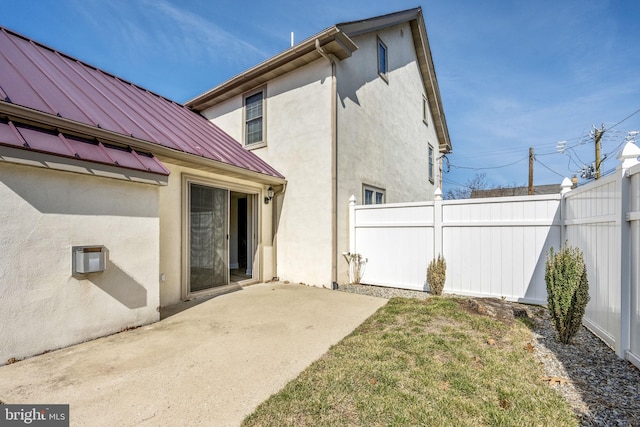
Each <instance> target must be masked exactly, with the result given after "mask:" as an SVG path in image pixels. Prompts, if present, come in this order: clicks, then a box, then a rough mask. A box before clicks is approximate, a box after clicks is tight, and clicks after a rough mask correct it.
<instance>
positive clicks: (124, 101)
mask: <svg viewBox="0 0 640 427" xmlns="http://www.w3.org/2000/svg"><path fill="white" fill-rule="evenodd" d="M0 97H2V99H0V102H3V101H4V102H9V103H12V104H16V105H20V106H23V107H27V108H30V109H33V110H37V111H40V112H44V113H48V114H51V115H56V116H59V117H62V118H65V119H70V120H73V121H76V122H79V123H82V124H85V125H89V126H92V127H96V128H101V129H105V130H108V131H112V132H115V133H118V134H121V135H125V136H130V137H133V138H137V139H141V140H144V141H148V142H151V143H154V144H157V145H161V146H164V147H167V148H171V149H174V150H177V151H180V152H184V153H188V154H193V155H196V156H200V157H204V158H206V159H210V160H214V161H217V162H221V163H225V164H228V165H232V166H237V167H239V168H242V169H246V170H248V171H252V172H257V173H260V174H264V175H267V176H271V177H275V178H284V177H283V176H282V175H281V174H280V173H279V172H278V171H276V170H275V169H274V168H272V167H271V166H270V165H269V164H267V163H266V162H265V161H264V160H262V159H260V158H259V157H258V156H256V155H255V154H253V153H252V152H250V151H247V150H245V149H244V148H243V147H242V145H241V144H240V143H239V142H238V141H236V140H235V139H233V138H232V137H231V136H229V135H228V134H226V133H225V132H223V131H222V130H221V129H220V128H218V127H217V126H215V125H214V124H212V123H211V122H209V121H208V120H207V119H206V118H204V117H202V116H201V115H199V114H197V113H195V112H193V111H191V110H189V109H188V108H186V107H184V106H183V105H180V104H178V103H176V102H174V101H171V100H169V99H167V98H164V97H162V96H160V95H157V94H155V93H153V92H150V91H148V90H146V89H143V88H141V87H139V86H137V85H134V84H132V83H129V82H127V81H125V80H123V79H120V78H118V77H116V76H114V75H111V74H109V73H107V72H105V71H102V70H100V69H98V68H95V67H93V66H91V65H88V64H85V63H83V62H81V61H79V60H77V59H75V58H72V57H70V56H68V55H65V54H63V53H60V52H58V51H56V50H54V49H51V48H49V47H47V46H44V45H42V44H40V43H37V42H35V41H33V40H31V39H28V38H26V37H23V36H21V35H19V34H16V33H14V32H12V31H11V30H8V29H6V28H3V27H0Z"/></svg>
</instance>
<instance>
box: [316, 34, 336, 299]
mask: <svg viewBox="0 0 640 427" xmlns="http://www.w3.org/2000/svg"><path fill="white" fill-rule="evenodd" d="M316 50H317V51H318V53H319V54H320V55H322V57H323V58H324V59H326V60H327V61H329V63H330V64H331V289H334V290H335V289H338V129H337V125H338V90H337V84H336V57H335V56H333V55H332V54H330V53H327V52H325V50H324V49H323V48H322V47H321V46H320V40H318V39H316Z"/></svg>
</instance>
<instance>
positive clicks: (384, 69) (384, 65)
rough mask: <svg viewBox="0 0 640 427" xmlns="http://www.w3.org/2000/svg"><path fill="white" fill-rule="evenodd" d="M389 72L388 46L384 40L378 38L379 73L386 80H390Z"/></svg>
mask: <svg viewBox="0 0 640 427" xmlns="http://www.w3.org/2000/svg"><path fill="white" fill-rule="evenodd" d="M388 72H389V62H388V57H387V46H386V45H385V44H384V43H383V42H382V40H380V39H378V74H380V77H382V78H383V79H384V80H385V81H387V80H388V78H389V77H388V76H387V74H388Z"/></svg>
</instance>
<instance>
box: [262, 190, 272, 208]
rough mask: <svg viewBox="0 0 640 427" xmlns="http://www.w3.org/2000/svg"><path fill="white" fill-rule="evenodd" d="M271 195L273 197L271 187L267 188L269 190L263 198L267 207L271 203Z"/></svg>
mask: <svg viewBox="0 0 640 427" xmlns="http://www.w3.org/2000/svg"><path fill="white" fill-rule="evenodd" d="M273 195H274V192H273V187H269V188H268V189H267V197H265V198H264V204H265V205H268V204H269V202H270V201H271V199H273Z"/></svg>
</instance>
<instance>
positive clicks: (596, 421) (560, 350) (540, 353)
mask: <svg viewBox="0 0 640 427" xmlns="http://www.w3.org/2000/svg"><path fill="white" fill-rule="evenodd" d="M338 290H339V291H342V292H351V293H357V294H363V295H371V296H376V297H381V298H387V299H388V298H392V297H402V298H420V299H426V298H430V297H431V294H429V293H427V292H420V291H411V290H406V289H395V288H385V287H379V286H369V285H340V286H339V288H338ZM461 298H463V297H461ZM511 304H512V305H513V306H518V307H521V306H522V305H521V304H516V303H511ZM527 312H528V313H529V316H530V319H531V320H532V323H533V324H534V325H535V326H534V329H533V331H532V341H531V344H532V347H533V352H534V356H535V357H536V359H537V360H538V361H539V362H540V363H541V365H542V368H543V371H544V373H545V378H546V379H547V380H548V382H549V386H550V387H553V388H554V389H556V390H557V391H558V393H560V394H561V395H562V396H564V398H565V399H566V400H567V402H568V403H569V404H570V405H571V407H572V409H573V411H574V412H575V413H576V415H577V416H578V418H579V420H580V425H583V426H640V370H638V369H637V368H636V367H635V366H633V365H632V364H631V363H629V362H628V361H625V360H621V359H619V358H618V357H617V356H616V355H615V353H614V351H613V350H612V349H611V348H610V347H608V346H607V345H606V344H605V343H604V342H603V341H601V340H600V339H599V338H597V337H596V336H595V335H593V334H592V333H591V332H590V331H589V330H588V329H586V328H585V327H582V328H581V330H580V331H579V332H578V334H577V336H576V337H575V338H574V340H573V343H572V344H571V345H563V344H561V343H559V342H558V341H557V340H556V335H555V329H554V328H553V326H552V325H551V322H550V317H549V314H548V311H547V310H546V309H544V308H542V307H535V306H528V310H527ZM545 378H541V379H540V380H541V381H542V380H544V379H545Z"/></svg>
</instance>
